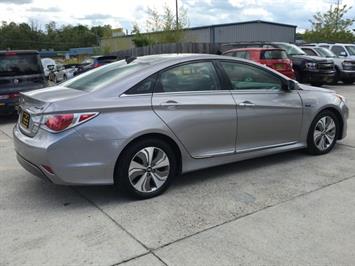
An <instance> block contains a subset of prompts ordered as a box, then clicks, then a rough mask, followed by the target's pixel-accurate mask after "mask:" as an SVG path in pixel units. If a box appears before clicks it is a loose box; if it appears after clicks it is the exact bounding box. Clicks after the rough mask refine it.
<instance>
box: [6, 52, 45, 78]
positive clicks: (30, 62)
mask: <svg viewBox="0 0 355 266" xmlns="http://www.w3.org/2000/svg"><path fill="white" fill-rule="evenodd" d="M41 65H42V63H41V62H40V61H39V57H38V55H36V54H10V55H6V54H2V55H0V76H2V77H3V76H21V75H33V74H41V73H42V67H41Z"/></svg>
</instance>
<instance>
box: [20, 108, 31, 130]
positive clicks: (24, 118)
mask: <svg viewBox="0 0 355 266" xmlns="http://www.w3.org/2000/svg"><path fill="white" fill-rule="evenodd" d="M30 118H31V117H30V114H29V113H27V112H23V113H22V118H21V124H22V126H23V127H24V128H29V127H30Z"/></svg>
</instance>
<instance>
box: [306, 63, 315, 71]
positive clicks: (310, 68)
mask: <svg viewBox="0 0 355 266" xmlns="http://www.w3.org/2000/svg"><path fill="white" fill-rule="evenodd" d="M306 68H307V69H309V70H316V69H317V63H312V62H309V63H306Z"/></svg>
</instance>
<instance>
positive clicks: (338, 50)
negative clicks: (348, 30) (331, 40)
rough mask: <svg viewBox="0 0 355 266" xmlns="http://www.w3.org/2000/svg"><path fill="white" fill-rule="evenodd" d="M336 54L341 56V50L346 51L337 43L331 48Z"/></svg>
mask: <svg viewBox="0 0 355 266" xmlns="http://www.w3.org/2000/svg"><path fill="white" fill-rule="evenodd" d="M330 50H331V51H332V52H333V53H334V54H336V55H337V56H340V55H341V54H340V53H341V52H344V53H345V49H344V48H343V47H342V46H339V45H335V46H333V47H332V48H331V49H330Z"/></svg>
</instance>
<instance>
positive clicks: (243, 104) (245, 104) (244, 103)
mask: <svg viewBox="0 0 355 266" xmlns="http://www.w3.org/2000/svg"><path fill="white" fill-rule="evenodd" d="M238 106H241V107H251V106H255V103H252V102H250V101H244V102H241V103H239V104H238Z"/></svg>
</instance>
